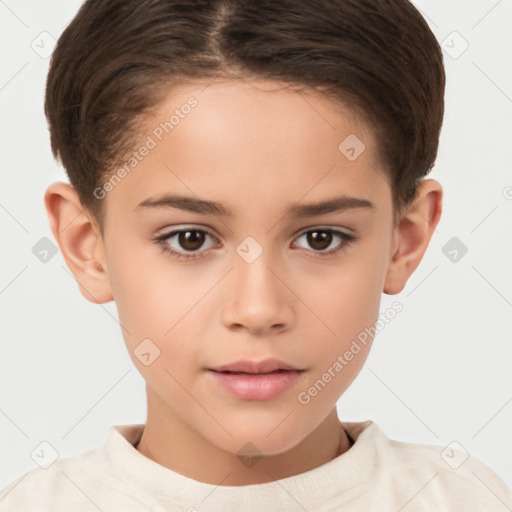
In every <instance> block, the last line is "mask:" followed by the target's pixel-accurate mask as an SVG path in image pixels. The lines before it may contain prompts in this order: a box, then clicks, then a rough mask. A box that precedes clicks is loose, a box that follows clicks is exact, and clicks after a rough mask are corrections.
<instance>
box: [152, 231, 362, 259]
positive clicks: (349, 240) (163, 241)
mask: <svg viewBox="0 0 512 512" xmlns="http://www.w3.org/2000/svg"><path fill="white" fill-rule="evenodd" d="M187 231H196V232H200V233H205V234H207V235H208V236H211V237H212V238H214V239H216V240H218V239H217V237H215V236H213V235H212V234H211V233H209V232H208V231H206V230H204V229H199V228H184V229H177V230H174V231H170V232H169V233H165V234H163V235H158V236H156V237H155V238H154V240H155V242H156V243H157V244H159V245H160V247H161V249H162V250H163V251H164V252H165V253H168V254H170V255H171V256H173V257H176V258H178V259H184V260H195V259H197V258H202V257H203V256H201V251H199V252H195V253H190V254H186V253H181V252H179V251H176V250H175V249H173V248H172V247H170V246H169V244H168V243H167V240H169V239H171V238H173V237H174V236H176V235H179V234H180V233H186V232H187ZM313 231H322V232H327V233H332V234H334V235H336V236H339V237H340V238H341V239H342V241H343V242H342V243H340V245H339V246H338V247H336V248H335V249H331V250H330V251H325V252H324V251H322V252H320V251H313V253H314V254H315V257H319V258H325V257H329V256H334V255H336V254H338V253H339V252H341V251H343V250H345V249H347V248H348V246H349V245H352V244H353V243H354V242H355V241H356V237H355V236H354V235H350V234H348V233H344V232H343V231H339V230H337V229H332V228H321V227H319V228H312V229H308V230H307V231H303V232H302V233H301V234H300V235H299V236H298V237H297V238H300V237H301V236H304V235H306V234H308V233H310V232H313ZM202 252H205V251H202Z"/></svg>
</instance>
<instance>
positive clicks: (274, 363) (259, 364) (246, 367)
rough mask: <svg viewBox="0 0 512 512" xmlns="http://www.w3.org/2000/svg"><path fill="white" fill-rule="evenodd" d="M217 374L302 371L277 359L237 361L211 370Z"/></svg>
mask: <svg viewBox="0 0 512 512" xmlns="http://www.w3.org/2000/svg"><path fill="white" fill-rule="evenodd" d="M209 370H212V371H215V372H244V373H260V374H261V373H270V372H274V371H276V370H296V371H300V370H301V368H297V367H295V366H291V365H289V364H288V363H285V362H284V361H280V360H279V359H275V358H268V359H263V360H262V361H251V360H250V359H243V360H240V361H235V362H234V363H229V364H225V365H223V366H217V367H215V368H209Z"/></svg>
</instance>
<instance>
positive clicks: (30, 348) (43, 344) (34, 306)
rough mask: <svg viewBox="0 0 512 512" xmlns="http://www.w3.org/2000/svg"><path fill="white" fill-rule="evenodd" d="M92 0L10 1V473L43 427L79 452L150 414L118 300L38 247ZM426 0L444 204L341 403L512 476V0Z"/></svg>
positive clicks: (4, 303) (6, 190)
mask: <svg viewBox="0 0 512 512" xmlns="http://www.w3.org/2000/svg"><path fill="white" fill-rule="evenodd" d="M80 4H81V2H80V1H77V0H73V1H71V0H65V1H64V0H61V1H56V0H51V1H50V0H46V1H45V2H36V1H34V0H31V1H28V0H6V1H0V34H1V38H2V41H1V46H0V52H1V68H0V69H1V71H0V73H1V74H0V106H1V134H0V143H1V151H0V158H1V162H0V169H1V186H0V223H1V234H0V244H1V245H0V246H1V248H2V250H1V255H2V264H1V266H0V307H1V315H2V316H1V322H0V328H1V333H0V335H1V338H0V339H1V343H0V351H1V352H0V389H1V396H0V431H1V435H0V454H1V455H0V488H3V487H4V486H6V485H7V484H8V483H9V482H11V481H12V480H13V479H14V478H15V477H17V476H18V475H20V474H21V473H23V472H26V471H28V470H30V469H31V468H33V467H36V463H35V461H34V459H32V458H31V453H33V451H34V450H36V449H37V448H38V447H39V445H40V443H41V442H42V441H46V442H48V443H50V444H51V445H52V446H53V447H55V449H56V450H57V452H58V454H59V456H60V457H69V456H72V455H77V454H80V453H83V452H84V451H86V450H89V449H93V448H96V447H99V446H100V445H101V444H102V443H103V442H104V440H105V435H106V431H107V428H108V427H109V426H110V425H113V424H124V423H143V422H144V421H145V413H146V405H145V389H144V381H143V379H142V377H141V376H140V375H139V374H138V372H137V370H136V369H135V367H134V365H133V364H132V362H131V360H130V358H129V356H128V353H127V351H126V348H125V346H124V342H123V339H122V337H121V331H120V328H119V325H118V323H117V320H116V318H117V314H116V310H115V306H114V303H109V304H104V305H94V304H92V303H90V302H88V301H87V300H85V299H84V298H83V297H82V295H81V294H80V293H79V291H78V287H77V285H76V283H75V280H74V278H73V277H72V275H71V274H70V272H69V271H68V270H67V267H65V264H64V260H63V258H62V257H61V255H60V254H59V253H58V254H56V255H54V256H53V257H51V253H50V254H49V255H48V257H47V261H46V262H44V261H41V260H40V259H39V258H38V257H36V254H34V252H36V253H37V252H38V251H37V250H36V251H34V252H33V247H34V246H36V244H38V243H41V242H39V241H40V240H41V238H43V237H48V238H50V239H51V240H52V241H53V236H52V234H51V231H50V229H49V225H48V221H47V217H46V212H45V210H44V204H43V194H44V191H45V189H46V187H47V186H48V185H49V184H50V183H51V182H53V181H57V180H65V175H64V173H63V171H62V169H61V168H60V166H59V165H57V164H56V163H55V162H54V160H53V158H52V156H51V152H50V146H49V137H48V133H47V129H46V121H45V118H44V114H43V92H44V84H45V78H46V73H47V69H48V62H49V61H48V58H47V57H48V52H49V51H51V49H52V39H53V38H55V39H57V38H58V36H59V35H60V33H61V32H62V30H63V28H64V27H65V26H66V24H67V23H68V22H69V21H70V19H71V18H72V16H73V15H74V14H75V13H76V11H77V9H78V7H79V5H80ZM415 4H416V5H417V7H418V8H419V9H420V10H421V11H422V12H423V14H424V15H425V17H426V18H427V20H428V22H429V24H430V26H431V28H432V30H433V31H434V33H435V34H436V37H437V38H438V40H439V41H440V42H441V41H443V43H442V44H443V48H444V50H445V62H446V70H447V79H448V83H447V91H446V118H445V122H444V127H443V132H442V138H441V145H440V152H439V157H438V161H437V164H436V167H435V168H434V170H433V171H432V173H431V177H432V178H435V179H438V180H439V181H440V182H441V183H442V185H443V187H444V191H445V198H444V212H443V217H442V219H441V222H440V224H439V226H438V228H437V231H436V232H435V234H434V236H433V239H432V242H431V245H430V247H429V249H428V251H427V254H426V256H425V258H424V260H423V262H422V263H421V265H420V266H419V268H418V269H417V271H416V272H415V273H414V274H413V276H412V277H411V279H410V281H409V283H408V284H407V287H406V288H405V290H404V291H403V292H402V293H401V294H400V295H398V296H391V297H389V296H386V295H384V296H383V301H382V311H384V310H385V309H386V308H388V307H389V306H390V305H391V304H392V302H394V301H396V300H398V301H400V302H401V303H402V305H403V308H404V309H403V311H402V312H401V313H399V314H398V315H397V316H396V319H394V320H393V321H391V322H390V323H389V324H388V325H387V326H386V327H385V328H384V329H383V330H382V331H381V332H380V333H379V335H378V337H377V338H376V340H375V343H374V348H373V351H372V352H371V354H370V357H369V359H368V361H367V363H366V364H365V366H364V368H363V370H362V371H361V374H360V375H359V377H358V378H357V379H356V381H355V382H354V384H353V386H352V387H351V388H350V389H349V390H348V391H347V393H346V394H345V395H344V396H343V397H342V398H341V399H340V401H339V414H340V417H341V418H342V419H343V420H345V421H360V420H365V419H373V420H374V421H376V422H377V423H378V425H379V426H380V427H381V428H382V429H383V431H384V432H385V433H386V434H387V435H389V436H390V437H393V438H396V439H399V440H402V441H411V442H421V443H428V444H436V445H439V446H442V447H444V446H447V445H449V444H450V443H452V442H453V441H457V442H458V443H459V444H460V445H461V446H462V447H464V448H465V449H466V450H468V451H469V452H470V453H471V454H473V455H475V456H477V457H478V458H480V459H481V460H483V461H484V462H486V463H487V464H488V465H490V466H491V467H492V468H493V469H494V470H496V471H497V472H498V473H499V474H500V475H501V476H502V478H503V479H504V480H505V481H506V482H507V484H508V485H509V486H511V484H512V459H511V457H510V453H511V452H512V439H511V436H510V432H512V428H511V427H512V404H511V402H512V385H511V384H512V372H511V371H510V363H511V356H512V343H511V339H510V332H511V330H512V315H511V312H512V310H511V308H512V287H511V282H512V280H511V277H512V267H511V265H510V261H512V243H511V232H512V230H511V228H512V226H511V224H512V222H511V220H512V215H511V213H512V175H511V172H510V164H511V161H512V160H511V152H512V149H511V148H512V142H511V139H510V136H511V133H512V129H511V128H512V127H511V119H512V99H511V98H512V66H511V62H512V60H511V57H512V55H511V50H512V32H511V31H510V30H509V27H510V24H511V22H512V1H511V0H500V1H497V0H478V1H476V0H473V1H467V0H464V1H462V0H460V1H446V0H430V1H427V0H424V1H421V2H420V1H417V2H415ZM454 32H456V33H455V34H454ZM466 44H468V45H469V46H468V48H467V49H466V50H465V51H463V50H464V49H465V46H466ZM454 237H456V239H455V240H452V239H453V238H454ZM447 244H448V245H447ZM461 244H464V246H466V247H467V253H466V254H465V255H463V254H462V251H461V247H462V245H461ZM38 247H39V246H36V248H38ZM454 249H455V250H457V251H458V252H457V258H456V260H455V261H453V259H454V254H455V253H453V252H452V251H453V250H454ZM507 262H508V263H507ZM440 457H441V450H440Z"/></svg>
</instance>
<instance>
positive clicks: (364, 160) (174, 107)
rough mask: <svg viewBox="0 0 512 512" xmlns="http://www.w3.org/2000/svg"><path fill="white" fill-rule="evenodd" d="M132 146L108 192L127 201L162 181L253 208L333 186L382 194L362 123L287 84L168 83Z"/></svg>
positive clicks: (161, 186)
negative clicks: (116, 182)
mask: <svg viewBox="0 0 512 512" xmlns="http://www.w3.org/2000/svg"><path fill="white" fill-rule="evenodd" d="M144 146H146V147H147V148H149V149H145V150H144V151H140V150H143V149H144ZM134 152H135V153H139V154H140V153H141V152H143V153H144V156H143V157H140V156H138V158H136V159H135V160H134V158H135V157H133V158H132V159H131V160H132V161H131V163H130V165H129V166H128V167H127V168H129V172H126V173H124V174H125V175H126V178H124V179H123V180H122V183H119V185H117V186H116V187H115V190H113V191H112V193H110V194H109V198H112V199H114V196H116V197H118V198H120V197H122V199H123V203H125V204H126V205H129V206H130V207H131V208H132V209H134V208H136V206H137V205H138V204H139V202H140V201H142V200H144V199H147V198H148V197H150V196H155V195H158V194H161V193H164V192H171V191H172V192H180V193H187V195H189V196H190V195H195V196H196V197H198V198H205V199H211V200H218V201H221V202H223V203H226V202H228V203H229V204H230V205H234V206H235V208H234V210H235V211H236V205H235V202H236V201H238V202H239V205H243V206H244V209H246V210H247V209H248V208H249V207H250V206H251V205H253V206H254V207H258V206H259V208H260V210H261V208H262V207H263V206H264V204H267V206H269V207H270V206H272V205H274V204H275V203H276V202H279V203H281V204H282V203H283V202H286V203H287V205H288V206H290V205H291V204H292V203H296V202H298V201H299V200H300V199H301V198H304V201H306V202H308V201H314V200H317V199H325V198H326V195H330V196H332V195H334V193H335V192H338V193H340V194H347V195H357V196H359V197H361V196H365V197H367V198H369V200H371V201H372V202H375V203H378V202H379V201H381V202H382V200H387V199H389V198H390V188H389V184H388V181H387V177H386V174H385V172H384V171H383V169H382V168H381V167H380V162H379V160H378V158H377V155H376V145H375V141H374V139H373V135H372V133H371V130H370V128H369V127H367V126H365V125H364V124H363V123H362V122H360V121H359V120H358V119H357V117H356V116H355V115H354V114H353V112H352V111H351V110H350V109H349V108H348V107H347V106H345V105H344V104H343V103H342V102H341V101H334V100H333V99H331V98H328V97H327V96H325V95H323V94H320V93H319V92H316V91H311V90H308V89H306V88H304V87H303V88H302V90H300V91H298V90H297V88H296V87H295V86H291V85H290V84H284V83H277V82H271V81H263V80H262V81H241V80H240V81H220V80H213V81H212V82H210V83H208V82H200V83H193V82H191V83H186V84H180V85H179V86H174V87H172V88H171V89H170V91H169V94H168V96H167V97H166V99H165V100H164V101H163V102H162V103H161V104H160V105H159V106H158V108H157V109H155V111H154V112H153V113H152V115H151V116H148V117H147V118H146V119H145V120H144V123H143V126H142V128H141V130H140V134H139V138H138V142H137V144H136V145H135V148H134ZM127 161H128V159H127ZM132 165H133V166H132ZM114 172H115V170H114ZM272 207H273V206H272Z"/></svg>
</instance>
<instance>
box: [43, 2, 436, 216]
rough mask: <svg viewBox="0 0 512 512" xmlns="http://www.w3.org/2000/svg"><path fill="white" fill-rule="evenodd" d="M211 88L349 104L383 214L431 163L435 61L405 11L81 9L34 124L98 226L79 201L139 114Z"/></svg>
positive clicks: (406, 198)
mask: <svg viewBox="0 0 512 512" xmlns="http://www.w3.org/2000/svg"><path fill="white" fill-rule="evenodd" d="M215 77H226V78H237V77H249V78H250V77H252V78H261V79H268V80H275V81H279V82H287V83H290V84H302V85H305V86H307V87H311V88H313V89H316V88H318V90H320V89H322V90H323V92H324V93H326V94H329V95H330V96H332V97H334V98H337V99H339V100H340V101H341V102H344V104H345V105H349V106H350V107H352V109H353V110H354V112H355V113H357V115H359V116H360V117H361V118H362V119H364V120H365V121H367V122H369V123H370V125H369V127H370V129H372V130H373V133H374V134H375V136H376V139H377V144H378V154H379V156H380V158H381V159H382V163H383V165H384V168H385V169H386V171H387V172H388V173H389V177H390V183H391V186H392V193H393V205H394V209H395V211H397V210H399V209H401V208H402V207H403V206H406V205H408V204H409V203H410V202H411V201H412V199H413V198H414V195H415V192H416V189H417V184H418V183H419V182H420V181H421V179H422V178H423V177H424V176H425V175H426V174H427V173H428V172H429V171H430V169H431V168H432V166H433V165H434V161H435V158H436V156H437V149H438V143H439V134H440V130H441V125H442V119H443V113H444V87H445V73H444V67H443V56H442V52H441V49H440V47H439V44H438V42H437V40H436V38H435V36H434V35H433V33H432V32H431V30H430V29H429V27H428V25H427V23H426V22H425V20H424V19H423V17H422V16H421V14H420V13H419V12H418V11H417V9H416V8H415V7H414V6H413V5H412V4H411V3H410V2H409V1H408V0H260V1H254V0H87V1H86V2H85V3H84V4H83V5H82V7H81V8H80V10H79V12H78V13H77V15H76V16H75V17H74V19H73V20H72V21H71V23H70V24H69V25H68V26H67V28H66V29H65V30H64V32H63V33H62V35H61V37H60V38H59V40H58V43H57V46H56V49H55V51H54V53H53V55H52V59H51V63H50V70H49V73H48V79H47V86H46V98H45V114H46V116H47V119H48V123H49V129H50V136H51V147H52V151H53V154H54V156H55V158H60V160H61V162H62V164H63V166H64V168H65V169H66V172H67V174H68V177H69V179H70V182H71V184H72V185H73V186H74V187H75V189H76V190H77V193H78V195H79V197H80V200H81V202H82V205H83V206H84V207H85V208H87V209H89V210H90V211H91V212H92V213H93V214H94V216H95V217H96V219H97V220H98V221H99V224H100V226H101V225H102V219H103V211H104V210H103V207H102V203H101V201H99V200H98V199H97V198H96V197H95V195H94V194H93V191H94V190H95V189H96V188H97V187H98V186H100V185H101V182H102V180H103V179H104V177H105V176H106V174H107V173H108V172H110V171H111V169H112V168H113V166H114V165H118V164H120V163H121V162H122V159H123V156H124V155H125V154H126V153H127V151H128V150H129V148H130V147H133V144H134V141H135V137H136V136H137V135H138V127H140V121H141V120H142V119H143V116H144V115H147V114H148V113H150V112H151V111H152V109H153V108H155V107H156V106H158V104H159V103H160V102H161V101H162V100H163V99H164V98H165V92H166V91H167V92H168V91H169V87H170V86H172V84H175V83H180V81H181V80H186V79H212V78H215ZM340 142H341V141H340Z"/></svg>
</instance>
